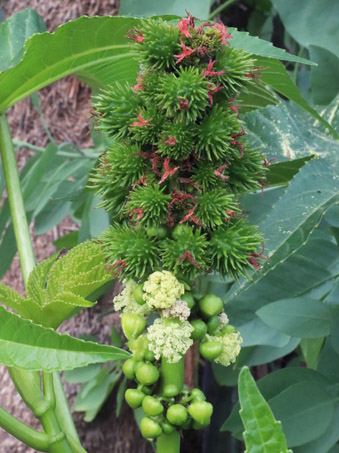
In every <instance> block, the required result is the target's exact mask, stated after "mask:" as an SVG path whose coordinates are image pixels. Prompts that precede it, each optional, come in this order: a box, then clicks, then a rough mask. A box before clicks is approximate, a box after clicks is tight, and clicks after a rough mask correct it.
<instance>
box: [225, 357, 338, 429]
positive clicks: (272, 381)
mask: <svg viewBox="0 0 339 453" xmlns="http://www.w3.org/2000/svg"><path fill="white" fill-rule="evenodd" d="M336 357H338V356H336ZM299 382H304V383H312V384H316V385H318V386H320V387H323V388H325V389H327V390H328V391H329V392H331V388H332V384H333V383H332V382H331V381H330V379H328V378H327V377H325V376H323V375H322V374H320V373H318V372H316V371H313V370H309V369H307V368H301V367H287V368H281V369H279V370H277V371H274V372H273V373H270V374H268V375H267V376H265V377H263V378H262V379H259V381H257V386H258V388H259V391H260V392H261V393H262V394H263V396H264V398H265V399H266V400H267V401H268V402H269V401H270V400H271V399H272V398H274V397H276V396H277V395H279V394H281V392H283V391H284V390H285V389H287V388H289V387H291V386H293V385H294V384H298V383H299ZM239 409H240V405H239V403H236V405H235V406H234V408H233V410H232V413H231V415H230V416H229V417H228V418H227V420H226V422H225V423H224V424H223V426H222V428H221V430H222V431H226V430H227V431H231V432H232V433H237V432H239V431H240V430H241V419H240V416H239Z"/></svg>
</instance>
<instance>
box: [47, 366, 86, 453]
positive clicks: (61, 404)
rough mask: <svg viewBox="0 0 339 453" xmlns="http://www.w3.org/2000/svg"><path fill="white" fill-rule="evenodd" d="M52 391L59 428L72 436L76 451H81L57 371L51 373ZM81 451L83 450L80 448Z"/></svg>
mask: <svg viewBox="0 0 339 453" xmlns="http://www.w3.org/2000/svg"><path fill="white" fill-rule="evenodd" d="M53 381H54V391H55V399H56V405H55V414H56V416H57V419H58V422H59V425H60V428H61V429H62V430H63V432H64V433H65V434H66V435H67V436H70V437H71V438H72V440H73V441H74V442H72V445H73V444H74V443H77V444H78V451H81V448H82V447H81V444H80V439H79V436H78V433H77V430H76V428H75V425H74V421H73V417H72V414H71V412H70V410H69V405H68V401H67V398H66V395H65V391H64V388H63V386H62V382H61V378H60V374H59V373H53ZM82 451H85V450H83V449H82Z"/></svg>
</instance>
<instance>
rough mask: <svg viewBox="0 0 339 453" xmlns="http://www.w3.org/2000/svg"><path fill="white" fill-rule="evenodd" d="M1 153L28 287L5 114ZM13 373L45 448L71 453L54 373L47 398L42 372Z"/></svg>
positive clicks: (29, 265) (22, 216) (0, 124)
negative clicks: (44, 438)
mask: <svg viewBox="0 0 339 453" xmlns="http://www.w3.org/2000/svg"><path fill="white" fill-rule="evenodd" d="M0 153H1V157H2V165H3V171H4V176H5V181H6V187H7V196H8V201H9V206H10V211H11V216H12V223H13V228H14V234H15V239H16V244H17V249H18V253H19V258H20V264H21V269H22V275H23V279H24V283H25V286H26V287H27V283H28V278H29V274H30V272H31V271H32V270H33V268H34V266H35V258H34V252H33V246H32V241H31V237H30V234H29V228H28V222H27V218H26V213H25V207H24V202H23V197H22V192H21V187H20V178H19V172H18V167H17V165H16V160H15V151H14V146H13V142H12V137H11V133H10V130H9V127H8V122H7V118H6V116H5V115H1V116H0ZM10 375H11V378H12V380H13V382H14V384H15V386H16V388H17V390H18V392H19V393H20V395H21V396H22V398H23V400H24V401H25V403H26V404H27V406H28V407H29V408H30V409H32V411H33V413H34V414H35V415H36V416H37V417H38V418H39V419H40V421H41V424H42V426H43V427H44V430H45V432H46V433H47V434H50V435H51V437H50V442H49V448H48V450H46V451H48V452H49V453H72V452H73V450H72V448H71V447H70V445H69V443H68V441H67V439H66V436H65V433H63V432H62V431H61V429H60V426H59V423H58V421H57V418H56V415H55V410H54V409H55V395H54V389H53V376H52V375H51V374H47V375H43V380H44V387H45V388H44V390H45V392H46V397H45V396H44V395H43V394H42V392H41V388H40V385H41V382H40V375H39V373H37V372H25V371H21V370H17V369H15V368H11V369H10ZM65 410H67V411H69V408H68V407H67V409H66V408H65ZM8 420H9V419H8ZM15 420H16V419H15V418H14V417H13V419H11V421H12V422H13V423H14V421H15ZM9 428H10V430H11V431H10V432H12V430H14V428H13V427H9Z"/></svg>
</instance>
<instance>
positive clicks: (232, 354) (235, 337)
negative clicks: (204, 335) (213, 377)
mask: <svg viewBox="0 0 339 453" xmlns="http://www.w3.org/2000/svg"><path fill="white" fill-rule="evenodd" d="M211 339H212V340H214V341H219V342H220V343H221V344H222V348H223V349H222V353H221V355H220V356H219V357H217V358H216V359H215V362H216V363H220V365H223V366H228V365H230V364H231V363H234V362H235V361H236V358H237V357H238V355H239V352H240V349H241V347H240V345H241V343H242V338H241V336H240V333H239V332H232V333H226V334H224V335H223V336H222V337H211Z"/></svg>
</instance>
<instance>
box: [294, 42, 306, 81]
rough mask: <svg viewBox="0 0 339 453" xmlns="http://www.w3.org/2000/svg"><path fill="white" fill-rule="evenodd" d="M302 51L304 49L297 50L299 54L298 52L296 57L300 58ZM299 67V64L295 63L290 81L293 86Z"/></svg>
mask: <svg viewBox="0 0 339 453" xmlns="http://www.w3.org/2000/svg"><path fill="white" fill-rule="evenodd" d="M304 50H305V47H303V46H301V47H300V49H299V52H298V57H301V56H302V54H303V53H304ZM299 65H300V63H299V62H297V63H296V64H295V65H294V70H293V76H292V80H293V82H294V84H295V85H296V84H297V78H298V70H299Z"/></svg>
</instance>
